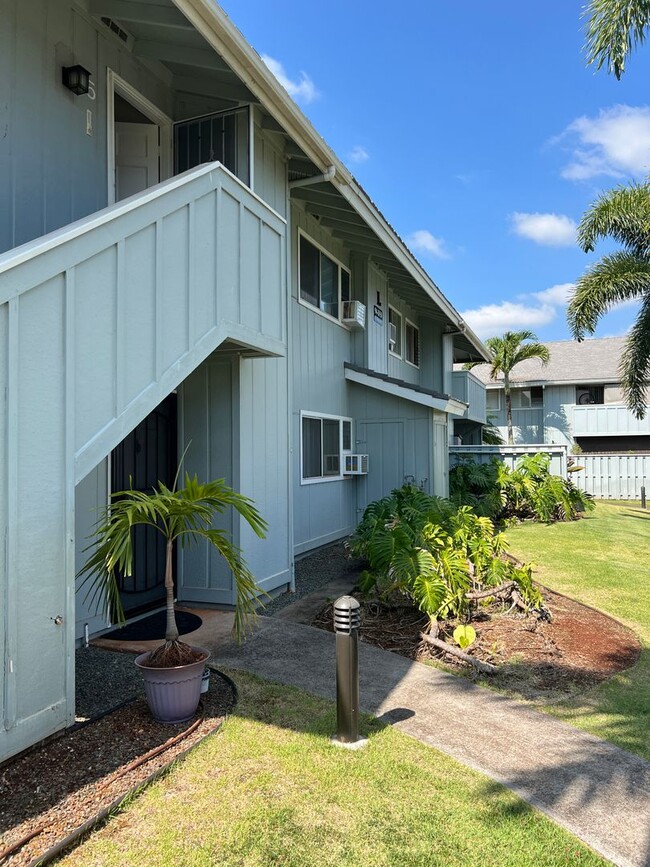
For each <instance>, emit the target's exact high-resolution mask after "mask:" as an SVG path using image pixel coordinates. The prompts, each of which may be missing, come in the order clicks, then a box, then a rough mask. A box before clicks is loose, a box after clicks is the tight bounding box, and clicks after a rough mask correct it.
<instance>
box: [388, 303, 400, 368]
mask: <svg viewBox="0 0 650 867" xmlns="http://www.w3.org/2000/svg"><path fill="white" fill-rule="evenodd" d="M388 351H389V352H390V353H391V355H397V356H399V358H401V357H402V314H401V313H400V312H399V311H398V310H395V308H394V307H390V306H389V307H388Z"/></svg>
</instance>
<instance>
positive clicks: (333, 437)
mask: <svg viewBox="0 0 650 867" xmlns="http://www.w3.org/2000/svg"><path fill="white" fill-rule="evenodd" d="M300 424H301V432H300V433H301V481H302V482H303V483H305V482H325V481H332V480H333V479H341V478H343V468H344V467H343V464H344V458H343V456H344V455H345V454H349V453H350V452H351V451H352V419H349V418H343V417H341V416H335V415H316V414H315V413H314V414H312V413H306V412H303V413H301V414H300Z"/></svg>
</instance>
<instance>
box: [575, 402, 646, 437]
mask: <svg viewBox="0 0 650 867" xmlns="http://www.w3.org/2000/svg"><path fill="white" fill-rule="evenodd" d="M635 434H636V435H643V434H650V417H648V416H646V417H645V418H644V419H642V420H639V419H637V418H636V417H635V416H634V414H633V413H631V412H630V410H629V409H628V408H627V407H626V406H621V405H618V404H611V405H610V404H597V405H593V404H592V405H590V406H574V407H573V436H574V437H585V436H621V435H635Z"/></svg>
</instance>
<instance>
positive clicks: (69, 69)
mask: <svg viewBox="0 0 650 867" xmlns="http://www.w3.org/2000/svg"><path fill="white" fill-rule="evenodd" d="M62 80H63V84H64V85H65V86H66V87H67V88H68V90H71V91H72V92H73V93H74V94H76V95H77V96H83V95H84V93H88V91H89V89H90V73H89V72H88V70H87V69H85V68H84V67H83V66H81V64H79V63H77V64H76V66H64V67H63V72H62Z"/></svg>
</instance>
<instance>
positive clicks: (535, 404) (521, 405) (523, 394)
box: [510, 385, 544, 409]
mask: <svg viewBox="0 0 650 867" xmlns="http://www.w3.org/2000/svg"><path fill="white" fill-rule="evenodd" d="M510 400H511V402H512V408H513V409H541V408H542V407H543V406H544V389H543V388H542V387H541V385H536V386H533V387H532V388H513V389H512V391H511V392H510Z"/></svg>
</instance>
